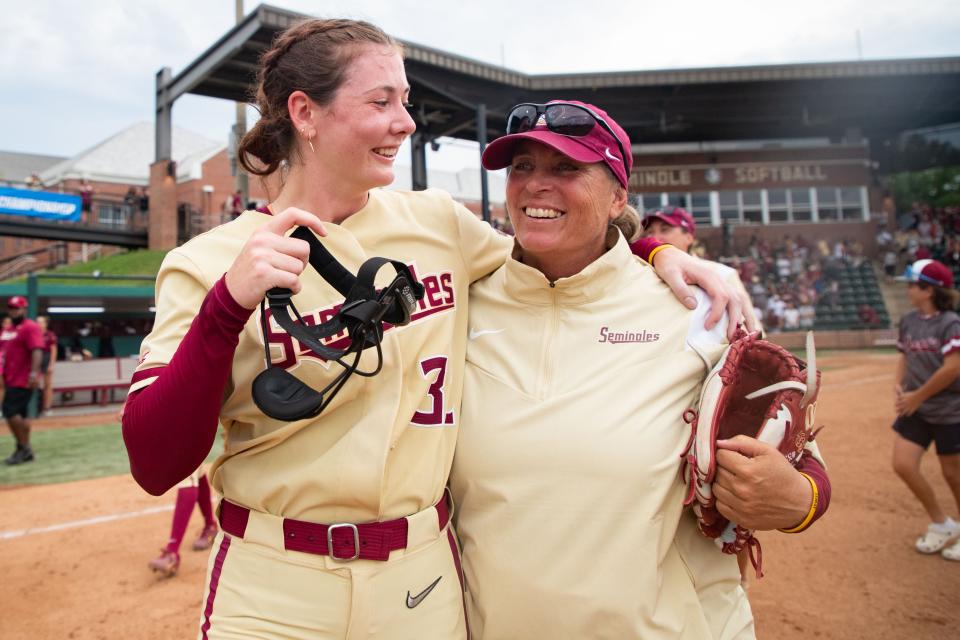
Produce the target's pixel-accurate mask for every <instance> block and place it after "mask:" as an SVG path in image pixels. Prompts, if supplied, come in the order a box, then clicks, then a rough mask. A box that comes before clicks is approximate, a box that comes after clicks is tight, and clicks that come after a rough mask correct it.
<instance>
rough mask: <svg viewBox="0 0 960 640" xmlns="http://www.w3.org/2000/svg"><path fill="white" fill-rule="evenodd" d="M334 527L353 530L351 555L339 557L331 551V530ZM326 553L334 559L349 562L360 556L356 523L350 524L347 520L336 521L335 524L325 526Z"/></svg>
mask: <svg viewBox="0 0 960 640" xmlns="http://www.w3.org/2000/svg"><path fill="white" fill-rule="evenodd" d="M334 529H350V531H351V532H353V555H352V556H349V557H347V556H344V557H342V558H341V557H339V556H337V554H335V553H334V552H333V530H334ZM327 554H328V555H329V556H330V557H331V558H332V559H334V560H338V561H340V562H350V561H351V560H356V559H357V558H359V557H360V532H359V531H357V525H355V524H350V523H349V522H338V523H337V524H331V525H328V526H327Z"/></svg>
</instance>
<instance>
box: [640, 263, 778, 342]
mask: <svg viewBox="0 0 960 640" xmlns="http://www.w3.org/2000/svg"><path fill="white" fill-rule="evenodd" d="M653 262H654V264H653V267H654V269H656V271H657V275H658V276H660V278H661V279H662V280H663V281H664V282H666V283H667V285H669V287H670V289H672V290H673V295H675V296H677V299H678V300H680V302H682V303H683V304H684V305H685V306H686V307H687V308H688V309H694V308H696V306H697V300H696V298H694V296H693V291H692V290H691V289H690V285H691V284H695V285H697V286H698V287H700V288H701V289H703V290H704V291H706V292H707V295H709V296H710V300H711V305H710V313H709V314H708V315H707V322H706V325H705V326H706V328H707V329H712V328H713V327H714V325H716V324H717V323H718V322H719V321H720V319H721V318H723V312H724V311H726V312H727V317H728V318H729V320H730V322H729V323H727V338H728V339H730V340H733V336H734V333H735V332H736V330H737V325H739V324H740V323H743V324H745V325H746V327H747V331H756V330H758V329H759V328H760V327H759V326H758V325H757V320H756V318H754V317H753V314H752V313H746V310H747V309H749V308H750V304H749V303H750V300H749V298H747V297H746V295H747V294H746V293H745V292H744V291H743V290H742V289H740V288H739V287H735V286H733V285H731V284H728V283H727V282H725V281H724V280H723V278H721V277H720V276H719V275H717V272H716V271H715V270H714V269H713V268H711V267H710V265H709V264H708V263H707V262H706V261H704V260H700V259H698V258H694V257H693V256H691V255H688V254H687V253H686V252H684V251H680V250H679V249H677V248H676V247H670V248H667V249H664V250H663V251H660V252H659V253H657V255H656V257H655V258H654V260H653Z"/></svg>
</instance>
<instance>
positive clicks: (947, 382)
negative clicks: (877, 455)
mask: <svg viewBox="0 0 960 640" xmlns="http://www.w3.org/2000/svg"><path fill="white" fill-rule="evenodd" d="M897 279H898V280H900V281H905V282H906V283H907V298H908V300H909V301H910V304H911V305H912V306H913V307H914V308H915V309H916V311H914V312H912V313H908V314H907V315H905V316H904V317H903V318H902V319H901V320H900V336H899V339H898V340H897V349H899V350H900V353H901V356H900V360H899V361H898V363H897V374H896V380H897V383H896V386H895V389H894V392H895V404H896V409H897V419H896V421H895V422H894V423H893V430H894V431H896V432H897V437H896V440H895V441H894V444H893V469H894V471H895V472H896V473H897V475H898V476H900V478H901V479H902V480H903V481H904V483H906V485H907V487H909V489H910V491H912V492H913V495H914V496H916V498H917V500H918V501H919V502H920V504H921V505H923V508H924V510H925V511H926V512H927V515H928V516H930V524H929V525H928V526H927V530H926V531H925V532H924V533H923V535H921V536H920V537H919V538H917V541H916V543H915V546H916V549H917V551H919V552H920V553H927V554H932V553H938V552H939V553H940V554H941V555H942V556H943V557H944V558H946V559H947V560H956V561H960V541H958V539H960V523H958V522H957V521H955V520H954V519H953V518H951V517H949V516H948V515H947V514H946V512H945V511H944V510H943V509H942V508H941V507H940V503H939V502H938V501H937V498H936V495H935V494H934V492H933V488H932V487H931V486H930V483H929V482H928V481H927V480H926V478H924V476H923V474H922V473H921V472H920V459H921V458H922V457H923V454H924V453H925V452H926V450H927V448H928V447H929V446H930V443H931V442H935V443H936V447H937V456H938V457H939V458H940V468H941V469H942V471H943V477H944V479H945V480H946V481H947V485H949V487H950V490H951V491H952V492H953V497H954V499H955V500H956V502H957V509H958V510H960V316H958V315H957V314H956V313H955V312H954V309H955V308H956V306H957V298H958V294H957V291H956V290H954V288H953V273H951V272H950V269H948V268H947V267H946V266H945V265H944V264H942V263H940V262H937V261H936V260H918V261H916V262H914V263H913V264H912V265H910V266H909V267H908V268H907V271H906V273H905V274H904V275H903V276H901V277H899V278H897Z"/></svg>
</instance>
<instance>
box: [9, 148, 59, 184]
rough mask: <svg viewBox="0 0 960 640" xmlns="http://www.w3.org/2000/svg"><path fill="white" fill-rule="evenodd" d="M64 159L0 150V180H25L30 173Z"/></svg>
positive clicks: (39, 170)
mask: <svg viewBox="0 0 960 640" xmlns="http://www.w3.org/2000/svg"><path fill="white" fill-rule="evenodd" d="M65 159H66V158H64V157H63V156H44V155H38V154H36V153H19V152H17V151H0V182H25V181H26V180H27V178H29V177H30V176H31V175H33V174H35V173H37V174H39V173H40V172H41V171H43V170H44V169H47V168H49V167H52V166H53V165H55V164H57V163H58V162H60V161H61V160H65Z"/></svg>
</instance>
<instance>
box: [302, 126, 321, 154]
mask: <svg viewBox="0 0 960 640" xmlns="http://www.w3.org/2000/svg"><path fill="white" fill-rule="evenodd" d="M300 135H302V136H303V137H304V138H307V128H306V127H304V128H303V129H300ZM307 144H308V145H310V153H316V152H317V151H316V149H314V148H313V136H310V137H309V138H307Z"/></svg>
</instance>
